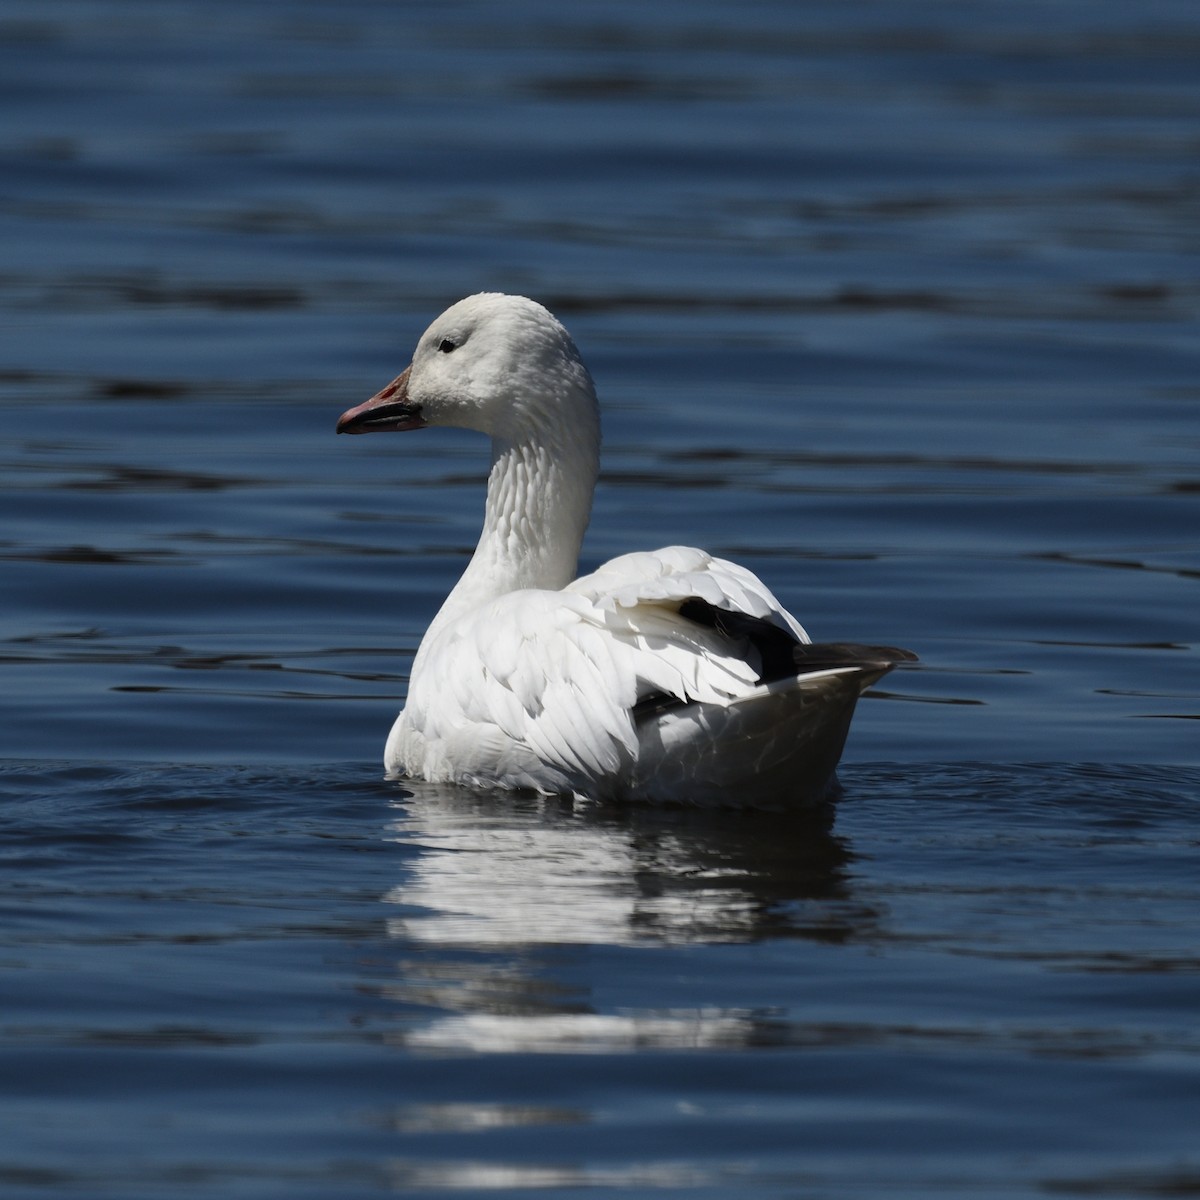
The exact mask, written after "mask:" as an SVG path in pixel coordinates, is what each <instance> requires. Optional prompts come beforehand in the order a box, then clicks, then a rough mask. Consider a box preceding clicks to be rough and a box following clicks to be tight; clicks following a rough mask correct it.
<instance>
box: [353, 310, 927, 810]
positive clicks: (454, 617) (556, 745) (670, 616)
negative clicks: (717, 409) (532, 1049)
mask: <svg viewBox="0 0 1200 1200" xmlns="http://www.w3.org/2000/svg"><path fill="white" fill-rule="evenodd" d="M427 425H449V426H455V427H459V428H464V429H474V430H478V431H479V432H481V433H486V434H488V435H489V436H490V437H491V439H492V466H491V473H490V475H489V476H488V487H487V502H486V507H485V514H484V521H483V533H482V534H481V536H480V538H479V544H478V546H477V547H476V549H475V553H474V555H473V557H472V558H471V561H470V563H469V564H468V565H467V568H466V570H465V571H464V572H463V575H462V578H461V579H460V580H459V581H458V583H457V585H456V586H455V587H454V588H453V590H452V591H451V592H450V594H449V596H448V597H447V599H446V601H445V603H444V604H443V605H442V607H441V610H440V611H439V612H438V614H437V616H436V617H435V618H434V620H433V622H432V624H431V625H430V626H429V629H428V631H427V632H426V634H425V637H424V638H423V639H422V641H421V645H420V648H419V650H418V651H417V655H416V658H415V659H414V661H413V665H412V673H411V676H410V680H409V688H408V699H407V702H406V703H405V706H404V708H403V710H402V711H401V713H400V715H399V716H398V717H397V719H396V723H395V725H394V726H393V727H392V731H391V735H390V736H389V737H388V740H387V746H386V749H385V752H384V762H385V766H386V768H387V770H388V771H389V772H390V773H392V774H394V775H407V776H409V777H412V778H416V779H425V780H429V781H431V782H435V783H456V784H467V785H475V786H489V787H495V786H499V787H504V788H532V789H534V790H536V791H539V792H543V793H567V794H574V795H577V796H585V797H592V798H596V799H607V800H616V799H623V800H626V799H636V800H650V801H665V802H678V803H692V804H726V805H752V806H760V807H761V806H768V807H780V806H803V805H805V804H810V803H814V802H818V801H821V800H823V799H825V798H827V797H828V796H829V795H830V794H831V792H832V791H833V790H834V789H836V786H837V785H836V780H835V775H834V768H835V767H836V766H837V762H838V759H839V758H840V756H841V752H842V746H843V743H844V742H845V739H846V733H847V730H848V729H849V725H850V718H851V716H852V715H853V712H854V706H855V703H856V702H857V700H858V697H859V695H860V694H861V693H862V692H863V691H864V690H865V689H866V688H867V687H868V686H869V685H870V684H872V683H873V682H874V681H875V680H877V679H878V678H879V677H880V676H881V675H883V674H884V673H885V672H887V671H889V670H890V669H891V668H892V667H893V666H894V665H895V664H896V663H897V662H900V661H906V660H910V659H912V658H914V657H915V656H914V655H912V654H910V653H909V652H908V651H905V650H896V649H892V648H890V647H872V646H855V645H841V644H838V645H814V644H812V643H811V642H810V640H809V637H808V635H807V634H806V633H805V631H804V629H803V628H802V627H801V626H800V624H799V622H797V621H796V619H795V618H794V617H793V616H791V614H789V613H788V612H787V611H786V610H785V609H784V608H783V607H782V606H781V605H780V603H779V602H778V601H777V600H776V599H775V597H774V596H773V595H772V594H771V592H770V591H769V590H768V589H767V587H766V585H765V584H763V583H762V581H761V580H759V579H758V578H757V577H756V576H755V575H753V574H751V572H749V571H748V570H746V569H745V568H744V567H740V566H737V565H735V564H734V563H731V562H726V561H724V560H722V559H719V558H714V557H712V556H711V555H709V554H706V553H705V552H704V551H703V550H695V549H692V548H690V547H687V546H668V547H666V548H665V549H662V550H655V551H650V552H640V553H633V554H626V555H622V556H621V557H620V558H615V559H613V560H612V561H610V562H608V563H605V564H604V565H603V566H602V567H600V569H599V570H597V571H595V572H593V573H592V574H591V575H585V576H583V577H581V578H579V579H574V575H575V571H576V567H577V562H578V557H579V547H580V543H581V542H582V540H583V533H584V529H585V528H586V527H587V523H588V517H589V515H590V512H591V505H592V492H593V489H594V487H595V483H596V476H597V473H598V469H599V450H600V419H599V412H598V409H597V404H596V392H595V388H594V387H593V385H592V379H591V376H590V375H589V373H588V370H587V368H586V367H585V366H584V364H583V361H582V360H581V358H580V356H579V351H578V350H577V349H576V347H575V343H574V342H573V341H572V339H571V336H570V335H569V334H568V333H567V331H566V329H564V328H563V326H562V325H561V324H560V323H559V322H558V321H557V320H556V319H555V318H554V317H553V316H552V315H551V314H550V313H549V312H548V311H547V310H546V309H545V308H543V307H542V306H541V305H540V304H538V303H536V302H535V301H533V300H528V299H525V298H524V297H521V296H507V295H502V294H498V293H483V294H480V295H476V296H469V297H467V298H466V299H465V300H460V301H459V302H458V303H457V304H455V305H453V306H452V307H450V308H449V309H447V310H446V311H445V312H444V313H442V315H441V316H440V317H438V318H437V320H436V321H434V322H433V324H432V325H430V327H429V328H428V329H427V330H426V331H425V333H424V334H422V336H421V338H420V341H419V342H418V343H417V348H416V351H415V352H414V354H413V358H412V363H411V364H410V365H409V367H408V368H407V369H406V370H405V371H404V373H403V374H401V375H400V376H399V377H398V378H396V379H395V380H393V381H392V382H391V383H389V384H388V385H387V387H385V388H384V389H383V390H382V391H380V392H379V393H377V394H376V395H375V396H372V397H371V399H370V400H367V401H366V402H365V403H364V404H360V405H358V406H357V407H356V408H352V409H350V410H349V411H348V412H345V413H343V414H342V416H341V418H340V419H339V420H338V423H337V431H338V433H378V432H386V431H397V430H412V429H423V428H425V427H426V426H427ZM572 580H574V581H573V582H572Z"/></svg>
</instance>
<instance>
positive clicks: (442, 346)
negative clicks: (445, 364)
mask: <svg viewBox="0 0 1200 1200" xmlns="http://www.w3.org/2000/svg"><path fill="white" fill-rule="evenodd" d="M457 349H458V343H457V342H452V341H451V340H450V339H449V338H442V340H441V341H440V342H438V353H439V354H449V353H450V352H451V351H452V350H457Z"/></svg>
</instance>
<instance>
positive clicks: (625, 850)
mask: <svg viewBox="0 0 1200 1200" xmlns="http://www.w3.org/2000/svg"><path fill="white" fill-rule="evenodd" d="M394 806H395V808H396V812H397V816H396V819H395V820H394V821H393V822H392V823H391V824H390V826H389V827H388V830H387V833H386V836H387V837H388V838H389V839H391V840H395V841H399V842H403V843H405V844H407V845H410V846H413V847H419V848H420V853H419V854H418V855H417V856H416V857H415V858H414V860H413V861H412V862H411V864H410V865H409V867H408V870H407V871H406V877H405V878H404V879H403V880H402V881H400V882H398V883H397V884H396V886H395V887H394V888H393V889H392V890H391V891H390V892H389V893H388V894H387V895H386V897H385V899H386V901H387V902H388V903H390V904H393V905H395V906H396V910H397V911H396V915H395V916H393V917H391V918H389V919H388V921H387V929H388V934H389V936H390V937H392V938H394V939H396V940H397V941H398V942H402V943H404V944H405V946H406V947H407V948H408V951H409V953H406V955H405V957H404V958H403V960H402V962H401V963H400V964H398V966H399V969H398V971H397V977H396V979H395V980H394V981H391V982H388V983H386V984H385V985H384V986H383V988H382V992H383V993H384V994H385V995H387V996H388V997H389V998H390V999H392V1000H394V1001H397V1002H399V1003H400V1004H401V1005H403V1006H404V1007H406V1008H412V1009H414V1017H416V1020H415V1021H414V1024H413V1025H412V1026H411V1027H409V1028H407V1029H405V1030H404V1032H402V1033H399V1034H397V1035H396V1036H397V1040H399V1041H401V1042H403V1044H404V1045H406V1046H409V1047H414V1048H415V1047H422V1048H426V1049H437V1050H442V1051H447V1050H454V1051H469V1052H497V1053H511V1052H530V1051H538V1052H553V1051H564V1052H565V1051H570V1052H580V1051H588V1050H591V1051H595V1052H601V1051H603V1052H610V1051H617V1050H621V1049H629V1048H633V1047H635V1046H638V1047H644V1046H659V1047H669V1046H691V1047H696V1046H734V1045H746V1044H749V1043H755V1044H759V1043H764V1042H773V1041H779V1040H780V1039H781V1038H787V1037H789V1036H790V1035H789V1034H788V1033H787V1032H786V1030H785V1023H784V1022H781V1021H780V1020H779V1019H778V1018H772V1017H771V1015H770V1014H764V1013H760V1012H751V1011H747V1010H744V1009H726V1008H721V1007H680V1006H679V1005H677V1004H668V1005H667V1006H666V1007H664V1008H661V1009H658V1008H655V1009H648V1008H644V1009H638V1010H636V1011H632V1012H631V1011H628V1010H619V1011H609V1012H601V1011H598V1009H597V1008H596V1007H594V1006H593V1004H592V1003H591V998H590V997H589V996H587V995H581V994H579V993H578V992H575V991H573V990H572V989H571V988H570V986H568V985H567V984H565V983H564V982H563V981H562V979H561V968H562V965H563V961H564V960H563V958H562V953H561V952H562V951H563V950H566V951H567V953H568V955H569V952H570V948H572V947H588V948H589V951H590V952H599V953H603V952H604V951H605V950H606V949H612V950H613V951H614V952H618V953H619V952H622V951H625V950H626V949H627V948H633V947H638V946H646V945H652V946H659V947H662V946H664V945H671V944H690V945H697V944H709V945H715V944H720V943H726V944H729V943H743V942H757V941H762V940H765V939H769V938H772V937H784V938H797V937H800V938H809V939H813V940H817V941H828V942H843V941H847V940H850V939H853V938H856V937H858V936H860V935H861V934H863V933H865V932H867V931H869V930H871V929H874V928H876V927H877V924H878V914H877V913H876V912H875V911H874V910H873V909H871V908H870V907H869V906H862V905H857V904H856V903H855V902H854V900H853V898H852V896H851V893H850V887H849V883H848V876H847V869H846V868H847V865H848V863H849V862H850V860H851V854H850V852H849V850H848V848H847V846H846V843H845V840H844V839H843V838H839V837H836V836H834V835H833V834H832V833H831V832H830V831H829V827H828V820H827V818H823V817H822V816H820V815H818V814H815V813H814V814H810V815H809V816H807V817H805V818H797V817H788V818H786V819H781V817H780V815H779V814H770V815H769V814H753V813H746V812H728V811H727V812H720V811H707V812H706V811H697V810H670V809H661V808H649V807H634V808H628V809H614V808H604V807H599V806H591V805H588V806H579V805H577V804H573V803H572V802H571V801H569V800H563V799H559V798H552V797H537V796H521V795H513V794H498V793H496V792H472V791H470V790H468V789H463V788H460V787H454V786H447V785H438V784H425V783H417V782H412V781H406V782H405V784H404V790H403V792H402V793H401V794H400V796H399V798H397V799H396V800H395V801H394ZM431 1008H432V1009H435V1010H438V1011H439V1012H440V1013H441V1015H440V1016H435V1017H433V1018H432V1019H430V1017H429V1010H430V1009H431Z"/></svg>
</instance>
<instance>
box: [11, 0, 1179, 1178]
mask: <svg viewBox="0 0 1200 1200" xmlns="http://www.w3.org/2000/svg"><path fill="white" fill-rule="evenodd" d="M1198 59H1200V11H1198V10H1197V9H1196V8H1195V6H1194V5H1192V4H1191V3H1190V2H1188V0H1149V2H1147V3H1141V4H1138V5H1125V4H1119V3H1116V2H1115V0H1112V2H1107V0H1099V2H1097V3H1095V4H1090V5H1075V4H1066V3H1056V2H1053V0H1037V2H1034V0H1024V2H1022V0H1017V2H1015V3H1007V4H1003V5H1001V4H999V3H989V2H985V0H976V2H968V3H963V4H956V5H949V4H943V3H933V2H930V3H921V2H919V0H916V2H914V3H906V4H904V5H899V4H883V3H868V2H866V0H854V2H852V3H839V4H819V3H783V2H779V3H771V2H768V0H760V2H758V3H745V4H737V5H733V4H717V3H693V4H687V5H684V4H664V5H660V6H657V7H655V6H650V5H633V4H627V3H624V2H623V0H612V2H610V3H603V4H602V3H594V4H593V3H585V4H579V5H574V6H563V5H550V4H542V3H539V2H537V0H514V2H513V3H510V4H506V5H488V4H484V3H469V2H465V0H464V2H462V3H446V4H443V5H440V6H436V7H433V8H431V7H430V6H428V5H422V6H418V5H410V4H402V3H397V4H378V3H370V2H368V0H344V2H343V3H340V4H337V5H333V4H328V3H317V2H311V3H302V2H294V3H269V2H268V0H242V2H240V3H238V4H233V3H225V2H224V0H210V2H208V3H200V2H199V0H192V2H188V0H167V2H164V3H158V4H148V3H135V2H133V0H128V2H125V3H120V2H117V0H93V2H90V3H81V2H79V3H74V2H70V0H38V2H37V3H33V2H32V0H26V2H22V0H8V3H6V4H5V5H4V7H3V9H0V65H2V67H3V70H2V71H0V96H2V97H3V104H0V244H2V245H3V247H4V252H3V256H2V257H0V308H2V310H3V324H4V330H5V336H4V338H3V340H2V341H0V415H2V416H3V420H4V425H5V429H6V432H7V437H6V438H5V440H4V445H3V448H2V449H0V514H2V523H0V579H2V581H3V586H2V589H0V596H2V597H3V602H2V603H0V678H3V680H4V687H3V690H2V694H0V703H2V704H3V712H2V719H0V858H2V860H3V872H2V874H0V880H2V884H0V905H2V906H3V908H2V911H3V917H2V919H0V940H2V943H3V944H2V945H0V1080H2V1081H3V1083H2V1087H0V1191H3V1193H4V1195H5V1197H6V1198H7V1197H8V1196H12V1197H15V1198H19V1200H21V1198H24V1197H42V1196H58V1195H62V1196H80V1197H89V1198H91V1197H95V1198H105V1200H107V1198H109V1197H111V1198H114V1200H117V1198H121V1200H124V1198H133V1197H164V1196H170V1197H177V1196H178V1197H186V1196H194V1197H202V1196H203V1197H209V1196H211V1197H232V1196H235V1195H236V1196H254V1197H279V1198H285V1197H287V1198H291V1197H307V1196H313V1197H338V1198H339V1200H342V1198H348V1200H353V1198H355V1197H359V1196H364V1197H365V1196H377V1195H385V1194H389V1193H399V1194H407V1195H444V1194H447V1195H454V1194H461V1195H472V1194H495V1193H508V1194H531V1195H539V1196H555V1195H564V1196H565V1195H571V1194H575V1193H577V1192H580V1191H582V1190H584V1189H588V1190H591V1191H601V1192H603V1191H624V1192H626V1193H629V1194H634V1195H645V1194H655V1195H658V1194H660V1193H661V1194H667V1195H672V1194H674V1195H681V1196H695V1197H701V1196H712V1197H718V1196H720V1197H724V1196H729V1195H739V1196H743V1195H744V1196H753V1197H764V1198H765V1197H779V1198H780V1200H783V1198H788V1200H791V1198H794V1197H814V1198H815V1197H825V1196H837V1197H875V1196H882V1195H886V1196H912V1197H925V1196H930V1195H945V1196H955V1197H957V1196H963V1195H978V1196H987V1197H1028V1196H1039V1195H1068V1196H1069V1195H1079V1196H1089V1195H1091V1196H1094V1195H1103V1196H1130V1197H1136V1196H1162V1195H1179V1196H1186V1195H1200V1150H1198V1149H1197V1147H1198V1146H1200V1142H1198V1141H1197V1136H1196V1129H1197V1127H1198V1122H1197V1113H1198V1112H1200V1021H1198V1018H1197V1013H1198V1012H1200V932H1198V929H1200V925H1198V922H1197V913H1198V912H1200V864H1198V862H1197V859H1198V857H1200V854H1198V847H1200V832H1198V831H1200V726H1198V725H1197V719H1198V718H1200V685H1198V684H1197V679H1198V678H1200V670H1198V669H1200V662H1198V657H1197V645H1198V644H1200V632H1198V626H1200V603H1198V598H1200V593H1198V590H1197V588H1198V583H1200V370H1198V368H1200V339H1198V338H1197V321H1196V318H1197V315H1198V310H1200V285H1198V284H1197V279H1200V237H1198V234H1197V231H1198V230H1200V166H1198V165H1197V164H1200V83H1198V82H1197V74H1196V62H1197V60H1198ZM481 289H501V290H506V291H519V292H525V293H527V294H530V295H533V296H535V297H537V298H538V299H541V300H543V301H544V302H546V303H547V304H549V305H550V306H551V307H552V308H553V309H554V310H555V311H556V312H557V313H558V315H559V316H561V317H562V318H563V320H564V321H565V322H566V323H567V324H568V326H569V327H570V328H571V329H572V331H573V332H574V333H575V335H576V338H577V340H578V342H579V344H580V347H581V349H582V351H583V353H584V355H585V357H586V359H587V360H588V362H589V364H590V365H591V367H592V370H593V374H594V375H595V377H596V381H597V385H598V387H599V390H600V393H601V399H602V402H603V404H604V409H605V433H606V443H605V461H604V476H603V479H602V485H601V489H600V492H599V493H598V496H597V501H596V509H595V514H594V517H593V522H592V527H591V529H590V531H589V534H588V539H587V542H586V544H585V550H584V553H585V559H586V563H588V564H590V563H595V562H597V561H599V560H601V559H603V558H605V557H608V556H609V555H611V554H614V553H618V552H621V551H624V550H628V549H635V548H648V547H653V546H657V545H661V544H664V543H668V542H680V541H682V542H688V543H697V544H702V545H704V546H706V547H708V548H710V549H712V550H715V551H718V552H720V553H723V554H727V555H730V556H732V557H736V558H738V559H740V560H741V561H743V562H745V563H746V564H747V565H748V566H750V567H751V568H753V569H754V570H756V571H757V572H758V573H760V574H761V575H762V576H763V577H764V578H765V579H766V580H767V581H768V582H769V583H770V584H771V586H772V587H773V588H774V590H775V591H776V592H777V593H778V594H779V595H780V596H781V598H782V599H784V600H785V601H786V602H787V603H788V604H789V606H791V607H792V608H793V609H794V610H795V611H796V612H797V613H798V614H799V615H800V617H801V619H802V620H804V622H805V624H806V625H807V626H808V628H809V629H810V630H811V631H812V632H813V633H814V634H815V635H816V636H819V637H821V638H823V639H835V638H845V639H854V640H860V641H883V642H889V643H893V644H897V645H902V646H910V647H912V648H913V649H914V650H916V651H917V652H918V653H919V654H920V655H921V663H920V664H919V666H917V667H914V668H911V669H904V670H902V671H898V672H896V673H895V674H893V675H891V676H889V677H888V678H887V679H886V680H884V681H883V682H882V683H881V684H880V685H878V686H877V688H876V690H875V692H874V694H872V695H871V696H870V697H868V698H867V699H866V700H864V702H863V703H862V705H860V709H859V713H858V716H857V718H856V721H855V726H854V729H853V731H852V734H851V738H850V741H849V744H848V747H847V752H846V758H845V763H846V766H845V770H844V772H843V776H844V782H845V784H846V788H847V793H846V798H845V799H844V801H843V802H842V804H841V805H840V808H839V811H838V815H837V820H836V823H835V825H834V828H833V830H832V832H829V831H826V830H823V829H821V828H815V827H809V826H806V825H804V824H802V823H797V822H795V821H789V820H782V819H780V818H779V817H774V818H771V817H768V816H767V815H765V814H762V815H759V816H749V815H746V814H737V813H732V812H728V813H721V812H716V813H708V814H704V815H699V814H689V813H686V812H666V811H658V812H656V811H653V810H646V809H643V810H631V811H615V812H614V811H605V810H597V809H591V808H586V807H571V806H569V805H566V804H564V803H560V802H557V801H546V800H542V801H535V800H532V799H529V798H522V797H513V796H504V795H493V794H483V793H471V792H463V791H455V790H453V789H437V788H430V787H419V786H408V787H402V786H400V785H398V784H395V783H387V782H385V781H383V780H382V778H381V771H380V769H379V766H378V762H379V758H380V754H381V750H382V743H383V738H384V736H385V734H386V731H387V728H388V725H389V723H390V721H391V719H392V717H393V715H394V713H395V711H396V709H397V708H398V707H399V705H400V703H401V702H402V700H403V696H404V692H405V685H406V677H407V674H406V673H407V669H408V665H409V662H410V660H411V655H412V652H413V649H414V648H415V645H416V643H417V641H418V640H419V638H420V635H421V632H422V631H423V629H424V628H425V625H426V624H427V622H428V620H429V618H430V616H431V615H432V613H433V612H434V611H435V609H436V607H437V605H438V603H439V602H440V599H441V597H442V596H444V594H445V592H446V591H447V590H448V588H449V587H450V586H451V584H452V583H453V581H454V579H455V578H456V576H457V573H458V572H459V571H460V570H461V568H462V566H463V563H464V561H465V556H466V554H467V553H468V552H469V550H470V547H471V545H472V544H473V541H474V537H475V535H476V533H477V530H478V522H479V517H480V508H481V498H482V497H481V483H480V480H481V476H482V473H483V468H484V465H485V462H486V453H487V452H486V447H485V446H484V445H482V444H481V442H480V441H479V440H478V439H476V438H473V437H471V436H470V435H466V434H456V433H453V432H451V431H430V432H426V433H423V434H421V435H420V436H419V437H395V438H361V439H338V440H335V439H334V437H333V422H334V419H335V418H336V416H337V415H338V413H339V412H341V411H342V410H343V409H344V408H347V407H349V406H350V405H351V404H354V403H357V402H358V401H360V400H362V399H364V398H365V397H366V396H368V395H369V394H370V393H371V392H373V391H374V390H375V389H376V388H377V387H379V386H380V385H381V384H382V383H384V382H386V381H387V380H388V379H389V378H391V377H392V375H394V374H395V373H396V372H397V371H398V370H399V369H400V368H401V367H402V366H403V365H404V364H405V362H406V361H407V355H408V352H409V350H410V348H411V345H412V343H413V341H414V340H415V338H416V336H417V335H418V334H419V333H420V331H421V330H422V329H423V328H424V326H425V325H426V324H427V323H428V321H429V320H430V319H431V317H432V316H434V315H435V314H436V313H437V312H438V311H440V310H441V309H442V308H443V307H445V306H446V304H448V303H449V302H451V301H452V300H454V299H456V298H458V297H459V296H461V295H464V294H467V293H469V292H472V291H477V290H481ZM585 565H586V564H585Z"/></svg>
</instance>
